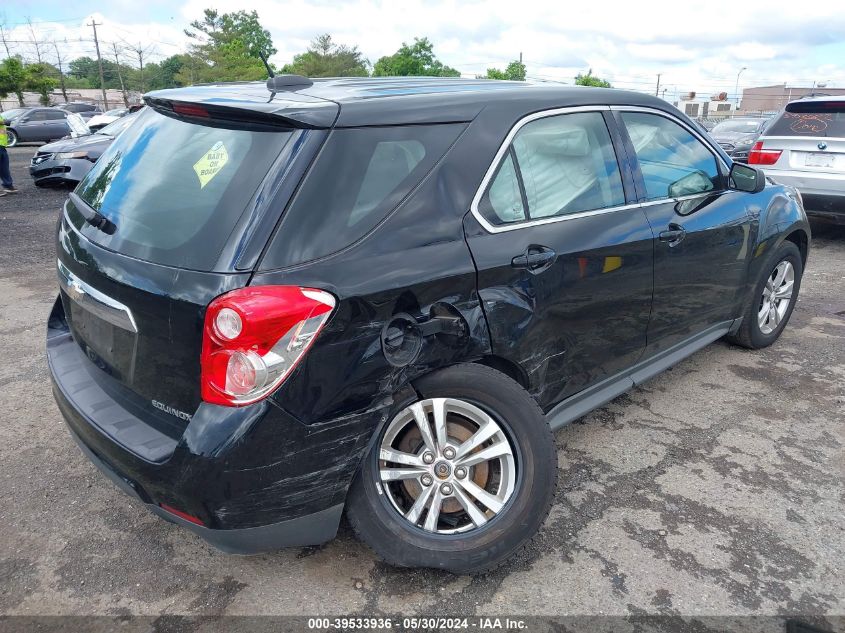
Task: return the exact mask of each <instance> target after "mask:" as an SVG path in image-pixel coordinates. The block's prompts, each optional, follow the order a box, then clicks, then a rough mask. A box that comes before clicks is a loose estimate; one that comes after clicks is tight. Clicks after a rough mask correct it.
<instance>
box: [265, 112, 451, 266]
mask: <svg viewBox="0 0 845 633" xmlns="http://www.w3.org/2000/svg"><path fill="white" fill-rule="evenodd" d="M464 128H465V125H464V124H443V125H414V126H404V127H381V128H350V129H338V130H335V131H333V132H332V133H331V136H330V137H329V138H328V140H327V141H326V145H325V147H324V148H323V150H322V151H321V152H320V155H319V156H318V158H317V161H316V163H315V164H314V166H313V167H312V168H311V170H310V172H309V173H308V175H307V176H306V178H305V181H304V183H303V184H302V187H301V188H300V191H299V193H298V194H297V195H296V198H295V199H294V201H293V203H292V204H291V206H290V208H289V209H288V210H287V211H286V213H285V215H284V216H283V218H282V224H281V227H280V228H279V232H278V234H277V236H276V238H275V239H274V241H273V244H272V246H271V248H270V249H269V250H268V252H267V254H266V255H265V258H264V262H263V267H264V268H282V267H284V266H289V265H292V264H299V263H302V262H307V261H311V260H313V259H317V258H320V257H324V256H326V255H330V254H332V253H335V252H337V251H339V250H341V249H343V248H345V247H346V246H349V245H350V244H352V243H353V242H355V241H357V240H358V239H360V238H362V237H363V236H364V235H366V234H367V233H369V232H370V231H371V230H372V229H373V228H375V226H376V225H377V224H379V223H380V222H381V221H382V220H383V219H384V218H385V217H387V216H388V215H389V214H390V212H391V211H392V210H393V209H395V208H396V207H397V206H398V205H399V204H400V203H401V202H402V200H403V199H404V198H405V197H406V196H407V195H408V194H409V193H410V192H411V190H412V189H413V188H414V187H415V186H416V185H417V184H419V183H420V181H421V180H422V179H423V178H424V177H425V175H426V174H427V173H428V172H429V171H430V170H431V168H432V167H433V166H434V164H435V163H436V162H437V161H438V160H439V159H440V158H441V157H442V156H443V155H444V154H445V153H446V150H447V149H448V148H449V146H450V145H451V144H452V143H453V142H454V141H455V139H456V138H458V135H459V134H460V133H461V132H462V131H463V129H464Z"/></svg>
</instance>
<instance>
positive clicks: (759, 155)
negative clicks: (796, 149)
mask: <svg viewBox="0 0 845 633" xmlns="http://www.w3.org/2000/svg"><path fill="white" fill-rule="evenodd" d="M781 154H783V150H782V149H763V141H757V142H756V143H754V147H752V148H751V151H750V152H748V164H749V165H774V164H775V163H776V162H778V159H779V158H780V155H781Z"/></svg>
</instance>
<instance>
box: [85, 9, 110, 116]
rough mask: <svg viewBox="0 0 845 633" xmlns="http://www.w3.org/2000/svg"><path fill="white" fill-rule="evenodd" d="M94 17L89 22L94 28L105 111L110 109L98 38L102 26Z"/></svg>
mask: <svg viewBox="0 0 845 633" xmlns="http://www.w3.org/2000/svg"><path fill="white" fill-rule="evenodd" d="M102 25H103V23H102V22H100V23H99V24H98V23H97V21H96V20H95V19H94V18H91V24H88V26H90V27H91V28H93V29H94V48H96V49H97V65H98V66H99V68H100V89H101V90H102V91H103V112H105V111H106V110H108V109H109V98H108V97H107V96H106V80H105V79H104V78H103V58H102V57H101V56H100V40H98V39H97V27H98V26H102Z"/></svg>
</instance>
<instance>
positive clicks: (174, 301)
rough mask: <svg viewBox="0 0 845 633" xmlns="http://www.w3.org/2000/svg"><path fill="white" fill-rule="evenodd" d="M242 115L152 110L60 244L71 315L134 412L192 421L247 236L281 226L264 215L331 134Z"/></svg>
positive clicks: (108, 163) (105, 164)
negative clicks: (220, 311) (216, 302)
mask: <svg viewBox="0 0 845 633" xmlns="http://www.w3.org/2000/svg"><path fill="white" fill-rule="evenodd" d="M201 109H202V108H197V109H195V110H194V111H193V112H196V111H198V110H201ZM244 118H246V116H244V115H243V114H241V120H239V121H236V122H234V123H231V122H230V121H229V120H228V119H226V118H224V117H219V116H217V115H215V116H213V117H212V116H208V117H206V118H205V120H202V119H199V121H201V122H193V121H196V120H197V119H187V120H186V119H183V118H181V117H179V116H176V115H175V114H173V113H171V114H170V115H168V116H165V115H163V114H161V113H159V112H157V111H155V110H153V109H152V108H147V109H145V111H144V112H143V113H141V114H140V115H139V116H138V117H137V119H136V120H135V121H134V122H133V124H132V125H131V126H130V127H129V128H128V129H127V130H125V131H124V132H123V133H122V134H121V135H120V136H119V137H118V138H117V139H116V140H115V141H114V142H113V143H112V144H111V146H110V147H109V149H108V150H107V151H106V152H105V153H104V154H103V155H102V156H101V158H100V159H99V160H98V162H97V163H96V164H95V165H94V167H93V168H92V170H91V171H90V172H89V173H88V175H87V176H86V177H85V179H84V180H83V181H82V182H81V183H80V185H79V187H78V188H77V189H76V191H75V193H74V194H72V195H71V200H69V201H68V203H67V204H66V206H65V211H64V214H63V217H62V220H61V224H60V228H59V232H58V244H57V251H58V260H59V261H58V264H57V265H58V269H59V279H60V285H61V288H62V292H61V298H62V303H63V307H64V314H65V318H66V319H67V322H68V325H69V327H70V330H71V332H72V334H73V337H74V339H75V341H76V342H77V343H78V345H79V346H80V348H81V349H82V350H83V351H84V353H85V355H86V356H87V357H88V359H89V360H90V362H91V368H90V371H91V373H92V375H94V376H95V377H100V378H101V379H102V383H103V384H109V385H111V386H112V388H113V389H117V390H119V391H121V393H122V394H123V398H122V399H123V400H126V401H130V402H131V401H133V400H134V401H135V402H136V404H137V406H139V407H146V408H157V409H162V410H166V411H176V412H177V413H178V412H181V413H184V414H187V415H190V414H192V413H193V412H194V411H195V410H196V408H197V406H198V405H199V403H200V392H199V390H200V365H199V363H200V352H201V346H202V325H203V318H204V313H205V309H206V306H207V305H208V304H209V302H210V301H211V300H212V299H213V298H214V297H216V296H218V295H220V294H222V293H224V292H226V291H229V290H232V289H234V288H239V287H243V286H245V285H246V284H247V282H248V280H249V276H250V274H251V267H252V266H254V260H252V263H249V262H247V263H246V264H244V259H243V254H244V252H245V251H248V250H250V249H254V248H255V247H254V246H250V244H251V243H252V242H251V241H250V239H251V237H250V236H252V235H253V233H252V231H255V230H257V229H258V227H259V225H261V223H262V222H264V221H269V223H270V226H272V225H273V224H275V221H276V220H277V217H276V218H269V219H268V218H267V215H268V214H272V213H273V212H280V209H279V207H278V206H277V203H278V201H277V200H276V201H274V195H275V192H276V191H277V190H280V189H281V190H284V188H285V186H287V185H284V184H281V186H280V183H281V182H283V179H282V174H285V173H288V174H290V173H291V170H294V166H295V165H296V164H298V161H299V159H300V158H302V160H303V161H306V162H307V161H309V160H310V157H311V156H313V154H314V153H315V152H316V151H317V149H318V148H319V145H320V144H321V142H322V139H323V138H324V136H325V132H323V131H321V130H303V129H294V128H291V127H285V126H283V125H282V126H278V125H277V126H275V127H273V126H272V125H268V124H263V125H261V126H259V127H258V129H254V128H253V127H251V125H250V124H249V123H246V122H245V121H244V120H243V119H244ZM306 154H307V157H306ZM291 178H293V179H298V176H297V175H295V174H294V175H293V176H291ZM271 179H274V180H273V185H272V189H271V188H270V185H268V184H266V183H267V181H269V180H271ZM95 225H98V226H99V228H98V226H95ZM266 231H267V232H259V235H258V236H257V237H255V239H256V240H257V241H258V242H260V245H258V249H260V248H261V247H263V246H264V244H265V243H266V237H267V235H268V233H269V229H267V230H266ZM256 257H257V256H256ZM242 264H243V266H245V267H244V269H243V270H239V267H242ZM107 376H108V377H110V378H107ZM104 388H105V387H104ZM179 417H183V416H181V415H180V416H179ZM183 419H184V417H183Z"/></svg>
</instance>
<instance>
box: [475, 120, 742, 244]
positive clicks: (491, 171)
mask: <svg viewBox="0 0 845 633" xmlns="http://www.w3.org/2000/svg"><path fill="white" fill-rule="evenodd" d="M611 111H612V112H644V113H646V114H656V115H658V116H662V117H664V118H667V119H669V120H670V121H673V122H675V123H677V124H678V125H680V126H681V127H682V128H684V129H685V130H687V131H688V132H690V133H691V134H692V135H693V136H694V137H695V138H697V139H698V140H699V141H701V142H702V143H703V144H704V147H705V148H706V149H707V151H708V152H710V154H712V155H713V157H714V158H715V159H716V161H717V164H719V165H722V166H723V167H724V168H725V170H726V171H727V172H729V171H730V166H729V165H728V164H727V163H726V162H725V161H724V159H723V158H722V156H721V155H720V154H719V153H718V152H716V151H714V149H713V147H712V145H711V144H710V142H709V141H708V140H707V139H706V138H704V137H703V136H702V135H701V134H700V133H699V132H698V131H697V130H695V129H694V128H692V127H690V126H689V125H687V124H686V123H684V122H683V121H682V120H681V119H679V118H677V117H676V116H674V115H672V114H671V113H669V112H665V111H663V110H660V109H658V108H650V107H646V106H624V105H622V106H619V105H590V106H570V107H566V108H555V109H553V110H543V111H541V112H534V113H532V114H529V115H527V116H525V117H523V118H521V119H520V120H519V121H517V122H516V124H515V125H514V126H513V127H512V128H511V130H510V132H508V135H507V136H506V137H505V140H504V141H503V142H502V145H501V146H500V147H499V150H498V151H497V152H496V155H495V156H494V157H493V162H492V163H491V164H490V167H488V169H487V171H486V172H485V174H484V178H483V179H482V180H481V184H480V185H479V187H478V189H476V191H475V195H474V196H473V198H472V204H471V205H470V212H471V213H472V215H473V216H475V219H476V220H478V223H479V224H480V225H481V226H482V227H483V228H484V230H485V231H487V232H488V233H504V232H506V231H516V230H518V229H523V228H528V227H532V226H540V225H543V224H553V223H556V222H565V221H567V220H577V219H579V218H586V217H590V216H593V215H603V214H605V213H614V212H616V211H625V210H628V209H636V208H643V207H650V206H653V205H656V204H666V203H669V202H673V203H677V202H683V201H684V200H692V199H693V198H701V197H702V196H709V195H722V194H723V193H725V192H726V191H729V190H728V189H723V190H718V191H715V190H714V191H702V192H700V193H693V194H690V195H688V196H680V197H678V198H669V197H666V198H658V199H655V200H645V201H643V202H632V203H628V204H622V205H617V206H615V207H607V208H604V209H592V210H589V211H581V212H579V213H570V214H568V215H561V216H552V217H549V218H542V219H539V220H530V221H528V222H513V223H510V224H503V225H500V226H497V225H495V224H490V222H488V221H487V219H486V218H485V217H484V216H483V215H482V213H481V211H479V209H478V205H479V204H480V202H481V198H482V197H483V196H484V192H485V191H487V187H488V185H489V184H490V181H491V180H492V179H493V176H494V175H495V173H496V170H497V169H498V168H499V164H500V162H501V161H502V159H503V158H504V156H505V154H506V153H507V152H508V150H509V149H510V146H511V143H512V142H513V139H514V137H515V136H516V135H517V133H518V132H519V130H520V129H522V127H524V126H525V125H527V124H528V123H531V122H532V121H536V120H537V119H544V118H547V117H552V116H558V115H561V114H572V113H575V112H611ZM608 133H609V131H608ZM614 153H615V151H614ZM616 163H617V167H618V168H619V173H620V175H621V173H622V166H621V165H620V164H619V158H618V157H617V158H616Z"/></svg>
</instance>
